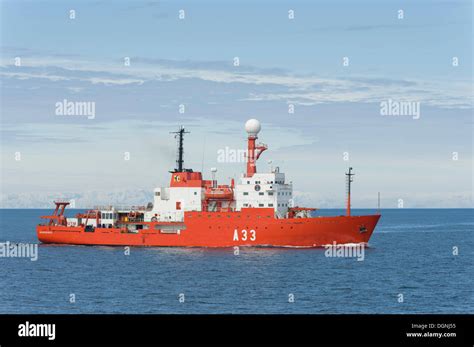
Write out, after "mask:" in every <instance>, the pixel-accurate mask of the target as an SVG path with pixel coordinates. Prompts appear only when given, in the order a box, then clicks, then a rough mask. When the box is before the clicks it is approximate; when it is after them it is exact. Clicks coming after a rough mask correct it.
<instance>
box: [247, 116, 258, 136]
mask: <svg viewBox="0 0 474 347" xmlns="http://www.w3.org/2000/svg"><path fill="white" fill-rule="evenodd" d="M261 128H262V127H261V125H260V122H259V121H258V120H256V119H249V120H248V121H247V122H246V123H245V131H246V132H247V133H248V134H249V135H254V136H256V135H257V134H258V133H259V132H260V129H261Z"/></svg>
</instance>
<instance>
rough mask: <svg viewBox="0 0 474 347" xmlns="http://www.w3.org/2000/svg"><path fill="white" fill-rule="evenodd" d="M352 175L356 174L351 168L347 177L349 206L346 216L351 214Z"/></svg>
mask: <svg viewBox="0 0 474 347" xmlns="http://www.w3.org/2000/svg"><path fill="white" fill-rule="evenodd" d="M352 176H354V174H353V173H352V168H351V167H350V168H349V172H348V173H346V178H347V207H346V216H348V217H349V216H350V215H351V183H352V182H353V181H352Z"/></svg>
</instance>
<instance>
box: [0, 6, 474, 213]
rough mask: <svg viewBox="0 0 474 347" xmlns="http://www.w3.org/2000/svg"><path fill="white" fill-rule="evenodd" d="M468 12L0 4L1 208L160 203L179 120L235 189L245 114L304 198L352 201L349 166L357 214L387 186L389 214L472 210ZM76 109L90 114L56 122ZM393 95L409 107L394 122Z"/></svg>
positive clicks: (206, 167)
mask: <svg viewBox="0 0 474 347" xmlns="http://www.w3.org/2000/svg"><path fill="white" fill-rule="evenodd" d="M71 11H73V12H71ZM290 13H291V14H294V16H293V17H292V18H290V17H291V16H290ZM472 13H473V12H472V2H471V1H436V0H433V1H421V0H410V1H375V0H372V1H357V2H355V1H340V0H336V1H239V2H237V1H131V0H128V1H123V0H121V1H120V0H119V1H100V0H91V1H86V0H84V1H47V0H44V1H43V0H38V1H22V0H16V1H12V0H0V19H1V24H0V30H1V32H0V53H1V54H0V78H1V87H0V93H1V95H0V101H1V104H0V112H1V118H0V119H1V132H0V135H1V162H0V165H1V170H0V173H1V200H0V207H8V208H16V207H48V206H50V204H51V203H50V201H51V200H52V199H53V198H55V197H64V198H72V199H75V200H76V202H77V206H78V207H92V205H95V204H105V203H107V202H109V201H110V202H114V203H122V204H127V203H139V202H144V200H146V201H148V200H149V199H151V192H152V189H153V188H154V187H157V186H162V185H167V184H168V182H169V173H168V171H169V170H171V169H173V168H174V166H175V163H174V161H175V152H176V143H175V140H174V138H173V136H172V135H171V134H170V132H171V131H175V130H176V129H177V128H178V126H180V125H183V126H184V127H185V128H187V129H188V130H189V131H190V134H188V135H186V138H185V166H186V167H188V168H192V169H194V170H195V171H203V173H204V175H205V176H206V177H210V168H211V167H216V168H217V169H218V172H217V177H218V179H219V180H220V181H222V183H226V182H228V181H229V180H230V178H231V177H234V178H237V177H239V175H240V173H241V172H243V171H244V167H245V163H242V162H221V161H219V160H218V153H219V151H222V150H223V149H225V148H228V149H231V150H238V149H243V148H245V146H246V142H245V141H246V133H245V131H244V123H245V121H246V120H247V119H249V118H257V119H259V120H260V121H261V123H262V131H261V133H260V134H259V140H260V141H261V142H264V143H266V144H267V145H268V146H269V149H268V150H267V151H266V152H265V153H264V154H262V156H261V159H260V161H259V163H258V170H259V171H267V170H269V169H270V167H271V166H273V167H274V166H279V167H280V171H282V172H285V173H286V176H287V180H288V181H292V182H293V189H294V192H295V196H296V197H295V203H296V204H299V205H308V206H311V207H320V208H324V207H328V208H338V207H343V206H344V203H345V182H344V180H345V177H344V173H345V171H346V170H347V168H348V167H349V166H352V167H353V168H354V172H355V173H356V176H355V180H354V184H353V194H352V205H353V207H354V208H357V207H360V208H374V207H376V206H377V193H378V192H380V194H381V206H382V207H387V208H389V207H390V208H396V207H405V208H410V207H473V199H472V184H473V160H472V153H473V151H472V149H473V141H472V136H473V135H472V134H473V118H472V116H473V112H472V95H473V89H472V60H473V59H472V58H473V57H472V29H473V28H472ZM72 14H74V16H72ZM183 15H184V18H182V17H183ZM180 16H181V18H180ZM72 17H74V18H72ZM237 62H238V64H237ZM64 100H66V101H69V102H89V103H93V104H94V110H95V112H94V115H93V116H90V115H89V116H87V115H81V114H72V115H68V114H58V112H57V104H58V103H62V102H63V101H64ZM389 102H390V104H391V105H394V104H396V105H400V104H401V103H407V104H409V105H411V106H413V109H412V110H410V112H408V114H405V115H396V112H395V111H394V110H393V109H392V112H390V114H384V113H383V112H382V111H381V109H382V105H383V104H384V103H385V104H387V103H389ZM417 107H419V113H417V112H415V111H414V110H416V109H417ZM290 109H292V110H294V112H289V110H290ZM269 161H271V163H270V162H269Z"/></svg>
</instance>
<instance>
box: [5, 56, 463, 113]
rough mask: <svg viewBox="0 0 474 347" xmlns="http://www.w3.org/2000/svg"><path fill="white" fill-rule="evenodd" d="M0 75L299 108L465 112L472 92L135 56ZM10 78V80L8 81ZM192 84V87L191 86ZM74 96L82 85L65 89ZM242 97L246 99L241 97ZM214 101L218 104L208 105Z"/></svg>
mask: <svg viewBox="0 0 474 347" xmlns="http://www.w3.org/2000/svg"><path fill="white" fill-rule="evenodd" d="M0 75H1V76H2V78H4V79H7V82H9V83H14V82H13V81H12V79H13V80H14V79H16V80H28V79H33V80H34V79H46V80H48V81H50V82H59V81H68V82H71V83H72V84H73V83H76V82H87V83H90V84H93V85H105V86H114V85H117V86H120V85H122V86H126V85H130V86H134V88H135V87H136V86H139V85H143V84H145V83H153V82H179V81H181V82H183V81H186V82H187V83H191V82H192V81H202V82H209V83H213V84H214V86H212V85H209V86H208V90H213V89H215V88H220V87H218V85H219V84H222V83H225V84H233V85H236V86H238V87H239V89H240V93H236V98H238V99H239V100H241V101H253V102H258V101H275V100H279V101H282V102H292V103H298V104H305V105H311V104H314V105H316V104H321V103H341V102H378V103H380V102H381V101H383V100H387V99H388V98H392V99H398V100H400V101H419V102H420V103H422V104H424V105H429V106H437V107H448V108H470V107H472V103H471V90H472V89H471V88H472V85H471V83H470V82H468V81H466V82H463V81H435V80H430V81H426V80H416V79H389V78H385V77H379V76H350V77H347V76H344V77H340V78H322V77H318V76H314V75H311V74H307V75H297V74H291V73H290V72H289V71H287V70H284V69H278V68H275V69H262V68H258V67H252V66H239V67H234V66H232V65H231V64H230V63H228V62H222V61H210V62H204V61H191V60H184V61H179V60H178V61H175V60H167V59H150V58H140V57H135V58H132V59H131V66H123V63H120V62H117V63H116V64H112V65H111V64H107V63H104V62H89V61H84V60H78V59H72V60H71V59H59V60H53V61H51V59H47V58H38V59H32V60H30V61H27V62H25V65H24V66H21V67H17V66H13V65H11V64H8V61H5V60H2V64H1V69H0ZM8 79H10V80H8ZM193 83H194V82H193ZM66 88H70V90H71V91H74V92H77V91H78V90H79V89H78V88H84V86H82V85H81V86H78V85H72V86H67V87H66ZM242 93H246V94H245V95H241V94H242ZM208 101H213V102H218V100H208Z"/></svg>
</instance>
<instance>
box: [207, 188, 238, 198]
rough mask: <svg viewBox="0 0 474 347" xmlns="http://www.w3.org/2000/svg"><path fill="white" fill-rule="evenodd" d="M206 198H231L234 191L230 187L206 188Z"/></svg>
mask: <svg viewBox="0 0 474 347" xmlns="http://www.w3.org/2000/svg"><path fill="white" fill-rule="evenodd" d="M204 197H205V198H206V199H207V200H232V199H233V197H234V191H233V190H232V188H208V189H206V190H205V192H204Z"/></svg>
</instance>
